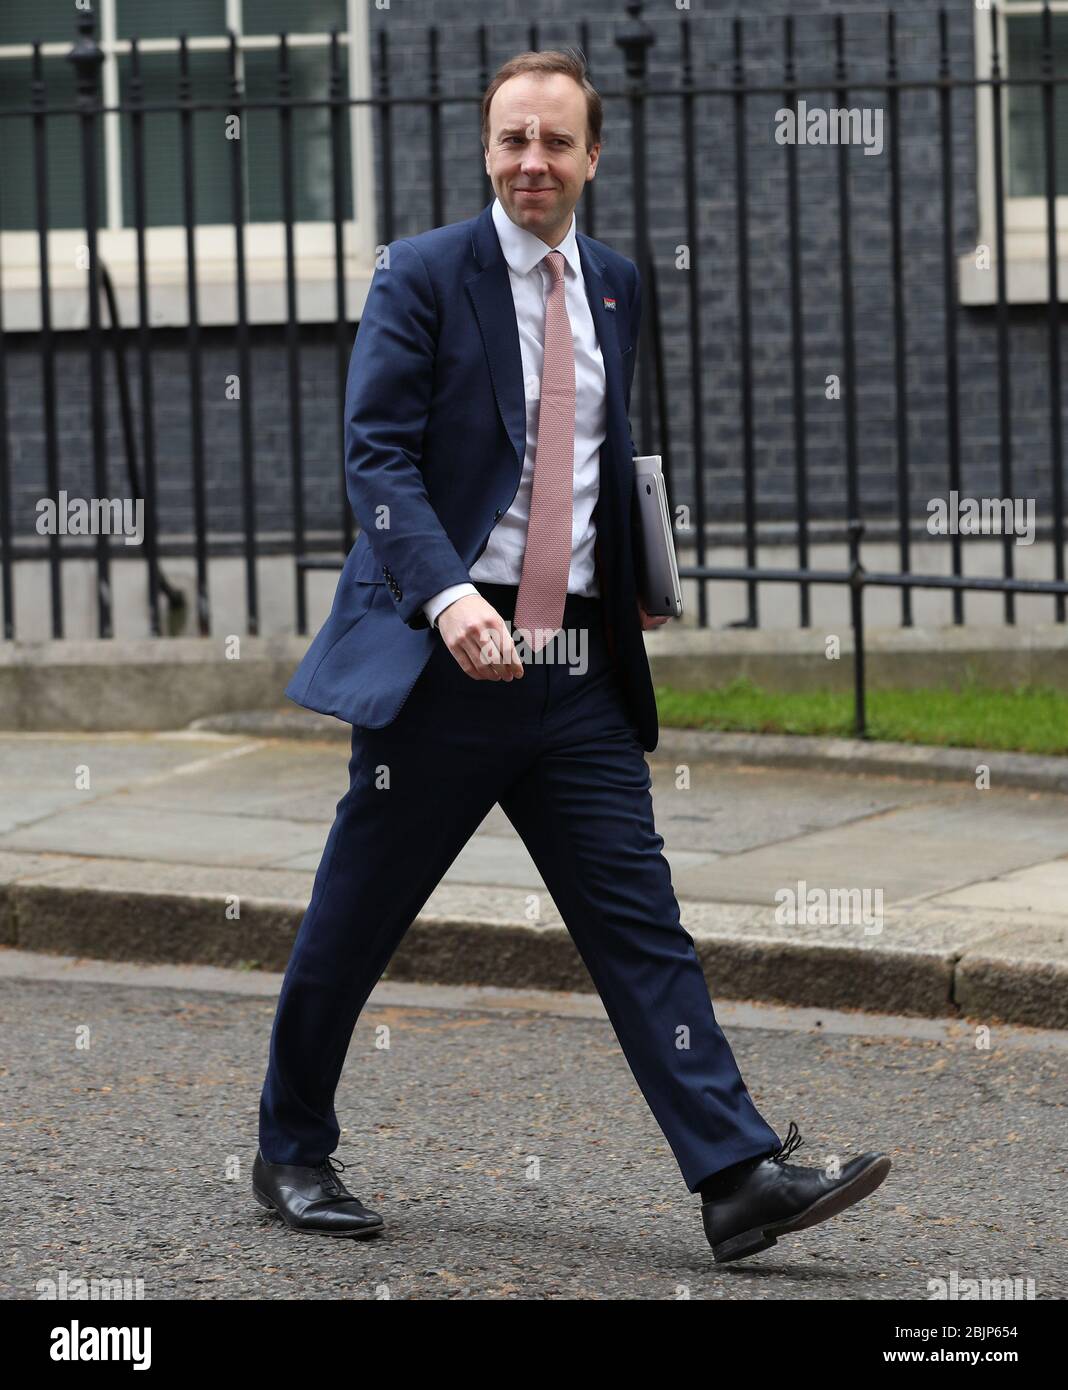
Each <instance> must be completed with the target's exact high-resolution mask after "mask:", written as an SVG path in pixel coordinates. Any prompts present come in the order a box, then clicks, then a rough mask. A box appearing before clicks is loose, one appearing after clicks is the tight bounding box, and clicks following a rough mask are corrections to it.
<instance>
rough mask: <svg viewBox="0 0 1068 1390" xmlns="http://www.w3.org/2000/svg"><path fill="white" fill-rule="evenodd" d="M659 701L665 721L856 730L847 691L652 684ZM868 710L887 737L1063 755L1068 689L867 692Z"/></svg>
mask: <svg viewBox="0 0 1068 1390" xmlns="http://www.w3.org/2000/svg"><path fill="white" fill-rule="evenodd" d="M656 700H657V706H658V708H659V711H660V722H661V724H663V725H664V726H665V727H674V728H681V729H723V730H732V731H736V732H739V733H755V734H810V735H817V734H820V735H825V736H828V737H835V738H851V737H852V736H853V696H852V693H851V692H837V691H797V692H790V693H785V694H784V693H780V692H778V691H773V690H764V689H762V688H761V687H760V686H757V685H754V684H753V682H752V681H750V680H747V679H744V678H743V679H739V680H735V681H732V682H731V683H730V684H729V685H726V686H722V687H720V688H718V689H715V690H677V689H675V688H674V687H673V686H657V689H656ZM867 714H868V733H869V735H870V737H871V738H873V739H879V740H883V741H887V742H892V743H927V744H938V745H946V746H951V747H955V748H996V749H999V750H1001V751H1003V752H1018V753H1053V754H1056V753H1060V754H1064V753H1068V693H1065V692H1064V691H1060V690H1054V689H1053V688H1052V687H1050V686H1033V685H1025V686H1018V687H1016V688H1015V689H1012V690H994V689H991V688H990V687H988V686H981V685H978V684H975V683H969V684H967V685H965V686H962V688H961V689H959V690H953V689H950V688H949V687H948V686H940V687H933V688H930V689H924V690H869V691H868V699H867Z"/></svg>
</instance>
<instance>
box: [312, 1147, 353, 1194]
mask: <svg viewBox="0 0 1068 1390" xmlns="http://www.w3.org/2000/svg"><path fill="white" fill-rule="evenodd" d="M335 1164H336V1167H335ZM315 1171H316V1173H317V1174H318V1176H319V1179H320V1181H321V1182H322V1185H323V1188H324V1190H325V1191H327V1192H329V1193H330V1194H331V1196H333V1197H344V1196H347V1193H346V1191H345V1188H344V1185H343V1184H342V1182H341V1179H340V1178H339V1177H338V1173H343V1172H344V1171H345V1165H344V1163H342V1162H341V1160H340V1159H335V1158H333V1157H331V1156H330V1155H327V1157H326V1158H324V1159H323V1161H322V1163H320V1164H319V1166H318V1168H316V1170H315Z"/></svg>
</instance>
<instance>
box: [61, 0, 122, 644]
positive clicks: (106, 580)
mask: <svg viewBox="0 0 1068 1390" xmlns="http://www.w3.org/2000/svg"><path fill="white" fill-rule="evenodd" d="M95 28H96V19H95V16H94V15H93V12H92V11H91V10H89V11H85V12H83V13H82V14H81V15H80V16H79V18H78V37H77V39H76V40H75V44H74V47H73V48H72V49H71V51H70V52H69V53H68V54H67V58H68V60H69V61H70V62H71V63H73V65H74V71H75V81H76V84H77V106H78V119H79V124H80V126H81V134H82V179H83V185H82V193H83V201H84V207H85V244H86V251H87V253H88V258H89V265H88V277H87V286H88V293H89V332H88V337H87V340H86V341H87V344H88V352H89V410H90V419H91V421H92V439H93V488H94V490H95V492H96V500H97V503H98V505H100V506H103V505H104V503H105V500H106V498H107V493H108V481H107V455H106V447H107V442H106V439H105V435H104V359H103V354H102V344H101V340H100V266H99V263H98V256H97V231H98V227H99V217H100V210H99V208H98V206H97V158H96V134H97V130H98V125H97V122H98V120H99V117H100V68H101V66H102V64H103V62H104V54H103V52H102V51H101V48H100V46H99V44H98V43H97V41H96V36H95V32H94V31H95ZM56 502H57V505H58V502H59V499H58V498H57V499H56ZM96 597H97V631H98V635H99V636H101V637H110V636H111V635H112V629H111V576H110V567H109V554H108V537H107V528H106V527H104V526H101V527H100V528H99V531H98V533H97V537H96Z"/></svg>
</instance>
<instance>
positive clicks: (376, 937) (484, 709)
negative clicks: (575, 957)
mask: <svg viewBox="0 0 1068 1390" xmlns="http://www.w3.org/2000/svg"><path fill="white" fill-rule="evenodd" d="M478 588H479V589H480V590H481V591H482V592H483V593H484V594H485V596H486V597H487V598H488V599H489V600H490V602H492V603H494V606H495V607H497V608H498V611H499V612H501V613H502V616H505V617H507V618H511V616H512V611H513V610H512V609H511V608H508V609H507V611H506V605H507V604H508V601H509V599H511V601H512V603H514V595H515V589H514V587H512V588H507V587H503V586H495V585H486V584H481V583H480V584H479V585H478ZM564 621H565V627H566V628H572V629H577V628H578V627H581V628H583V629H584V631H585V634H586V637H587V639H588V640H587V645H586V648H585V657H586V667H585V670H584V671H581V673H579V665H578V663H576V662H574V661H572V662H564V661H556V662H551V663H550V662H539V661H538V660H537V659H536V658H530V657H529V656H528V659H527V661H526V662H525V663H524V674H523V676H522V678H520V679H518V680H513V681H511V682H510V683H509V682H505V681H492V680H489V681H476V680H473V679H472V678H471V677H470V676H468V675H467V674H466V673H465V672H464V671H463V670H462V669H461V667H460V666H459V664H458V663H457V661H456V659H455V658H454V657H453V655H452V654H451V652H450V651H449V649H448V648H447V647H446V645H445V642H444V640H443V639H442V640H441V641H440V645H439V647H438V648H437V649H436V650H435V651H434V653H433V655H432V656H431V658H430V660H429V662H428V663H427V666H426V668H425V669H424V671H423V672H422V674H421V675H420V677H419V679H418V680H417V681H416V683H415V686H414V688H413V689H412V692H411V694H410V695H409V696H408V699H407V701H406V702H405V704H404V705H403V706H402V708H401V711H400V713H399V715H398V716H397V718H396V719H395V720H394V722H393V723H392V724H389V725H387V726H386V727H384V728H381V729H365V728H356V727H354V728H353V731H352V757H351V760H350V763H349V789H348V791H347V792H346V794H345V795H344V796H343V797H342V799H341V800H340V801H339V802H338V805H337V813H336V817H335V820H334V823H333V826H332V827H331V829H330V834H329V836H328V838H327V841H326V847H325V849H324V851H323V857H322V861H321V863H320V865H319V869H318V872H317V874H316V877H315V885H314V888H313V891H312V896H311V901H310V903H309V905H308V909H307V912H306V913H305V916H304V919H303V921H302V923H301V926H300V930H299V932H298V934H297V938H296V942H295V944H294V947H293V953H292V956H291V957H290V961H289V965H288V968H287V970H286V975H285V980H284V983H283V985H282V991H281V995H280V997H279V1001H278V1008H277V1013H276V1015H275V1021H274V1027H273V1030H272V1033H271V1041H270V1055H269V1061H268V1067H267V1075H266V1079H265V1082H264V1086H263V1093H262V1096H261V1100H260V1150H261V1152H262V1154H263V1156H264V1158H265V1159H267V1160H268V1162H271V1163H295V1164H315V1163H318V1162H320V1161H322V1160H323V1159H324V1158H325V1157H326V1156H327V1155H328V1154H330V1153H332V1152H333V1150H334V1149H335V1148H336V1147H337V1143H338V1140H339V1137H340V1129H339V1125H338V1120H337V1116H336V1114H335V1111H334V1093H335V1091H336V1088H337V1084H338V1080H339V1078H340V1076H341V1071H342V1067H343V1065H344V1061H345V1055H346V1052H347V1051H348V1047H349V1043H350V1041H351V1038H352V1033H353V1029H354V1028H355V1025H356V1021H357V1019H358V1018H359V1016H360V1012H361V1010H362V1009H363V1006H364V1004H365V1003H366V1001H367V998H368V996H369V995H370V993H371V991H372V990H373V988H374V986H375V984H376V983H377V981H378V979H379V977H380V976H381V975H382V972H383V971H384V970H385V968H386V966H387V964H388V963H389V959H390V957H391V956H392V955H393V952H394V951H395V950H396V948H397V946H398V944H399V943H400V941H401V939H402V937H403V936H404V933H405V931H406V930H407V929H408V927H409V926H410V925H411V923H412V921H413V920H414V919H415V917H416V916H417V915H418V913H419V911H420V909H421V908H422V907H423V905H424V903H425V902H426V901H427V899H428V898H429V897H430V895H431V893H432V892H433V891H434V889H435V888H436V887H437V885H438V883H439V882H440V880H441V879H442V877H443V876H444V874H445V872H446V870H447V869H448V868H449V866H450V865H451V864H452V862H453V860H454V859H455V858H456V856H457V855H458V854H459V852H460V850H461V849H462V848H463V847H464V845H465V844H466V843H467V841H468V840H469V839H470V838H471V836H472V835H473V834H474V832H475V831H476V830H477V829H478V827H479V825H480V824H481V822H482V821H483V819H484V818H485V817H486V815H487V814H488V813H489V811H490V810H491V809H492V808H493V806H494V805H495V804H496V803H498V802H499V803H500V805H501V807H502V809H503V810H504V812H505V814H506V815H507V817H508V819H509V820H510V821H511V823H512V824H513V826H514V827H515V829H516V830H517V832H518V833H519V835H520V836H521V837H522V839H523V842H524V844H525V845H526V847H527V849H528V851H529V853H530V856H531V858H532V859H533V861H534V863H535V865H536V866H537V868H538V871H539V872H540V874H541V876H542V878H543V879H544V881H545V885H546V887H547V888H548V889H549V892H550V893H551V895H552V898H553V901H554V902H555V904H556V906H557V908H558V909H559V912H560V915H561V917H562V918H563V920H564V922H565V924H566V926H567V928H568V931H569V932H570V934H571V937H572V939H573V940H574V942H575V945H576V947H577V948H578V951H579V953H580V955H581V957H582V959H583V961H584V962H585V964H586V967H587V969H588V970H589V973H590V975H591V977H592V979H593V982H594V985H595V986H596V988H597V990H598V992H599V994H600V996H601V999H602V1001H603V1002H604V1006H605V1009H606V1011H607V1013H608V1017H609V1019H610V1021H611V1023H612V1027H613V1028H614V1030H615V1033H616V1037H617V1038H618V1040H619V1044H620V1046H621V1047H622V1049H623V1053H624V1055H625V1057H626V1059H627V1063H628V1065H629V1066H630V1069H631V1071H632V1072H633V1074H634V1077H635V1080H636V1081H637V1083H638V1086H639V1087H640V1088H641V1091H642V1094H643V1095H644V1096H645V1099H646V1101H647V1103H648V1105H649V1107H650V1109H651V1110H652V1112H653V1115H654V1116H655V1118H656V1120H657V1123H658V1124H659V1125H660V1128H661V1129H662V1130H663V1132H664V1135H665V1137H666V1139H667V1141H668V1143H669V1144H670V1146H671V1149H672V1152H673V1153H674V1155H675V1159H676V1161H677V1162H678V1165H679V1168H680V1169H681V1171H682V1176H683V1178H684V1180H685V1182H686V1185H687V1187H688V1188H689V1190H690V1191H691V1192H696V1191H697V1190H698V1186H699V1184H700V1183H701V1182H702V1181H703V1180H704V1179H705V1178H706V1177H708V1176H709V1175H710V1174H712V1173H714V1172H718V1171H719V1170H720V1169H721V1168H726V1167H728V1166H729V1165H730V1164H733V1163H737V1162H739V1161H740V1160H742V1159H745V1158H750V1157H756V1156H758V1155H761V1154H765V1153H771V1152H773V1151H775V1150H776V1149H778V1148H779V1146H780V1140H779V1137H778V1135H777V1134H776V1133H775V1131H774V1130H773V1129H772V1128H771V1127H770V1126H769V1125H768V1124H767V1122H766V1121H765V1120H764V1119H763V1117H762V1116H761V1115H760V1113H759V1111H758V1110H757V1109H756V1106H755V1105H754V1103H753V1100H752V1097H751V1096H750V1094H749V1092H748V1090H747V1089H746V1086H745V1083H744V1081H743V1080H742V1077H741V1075H740V1073H739V1070H738V1066H737V1063H736V1062H735V1059H734V1056H733V1054H732V1052H731V1049H730V1045H729V1044H728V1042H727V1040H726V1038H725V1037H724V1035H723V1032H722V1030H721V1028H720V1026H719V1023H718V1021H717V1019H716V1016H715V1012H714V1010H713V1007H712V1003H711V1000H710V999H709V994H708V988H707V985H706V983H705V979H704V974H703V972H702V969H701V965H700V962H699V961H698V958H697V954H696V952H695V950H694V944H693V938H692V937H691V936H690V935H689V933H688V932H687V931H686V930H685V929H684V928H683V926H682V924H681V922H680V918H679V905H678V902H677V900H676V897H675V893H674V890H673V888H672V884H671V874H670V870H669V867H668V863H667V860H666V859H665V858H664V855H663V853H662V851H663V846H664V842H663V840H662V838H661V837H660V836H659V835H658V834H657V832H656V829H655V827H654V824H653V807H652V797H651V794H650V786H651V784H650V776H649V768H648V764H647V763H646V760H645V754H644V750H643V749H642V746H641V744H640V743H639V741H638V738H637V735H636V728H635V725H634V722H633V721H632V719H631V718H630V716H629V714H628V711H627V708H626V705H625V703H624V698H623V695H622V692H621V690H620V688H619V685H618V682H617V678H616V675H615V672H614V669H613V667H612V664H611V662H610V659H609V654H608V652H607V650H606V646H605V638H604V634H603V630H602V625H601V619H600V604H599V601H598V600H596V599H583V598H578V597H577V596H573V595H569V597H568V606H567V609H566V611H565V617H564ZM560 640H561V642H562V641H563V640H564V639H563V638H561V639H560ZM569 650H570V651H571V653H572V655H575V654H581V652H582V648H581V646H572V647H571V648H570V649H569ZM591 1161H592V1159H591Z"/></svg>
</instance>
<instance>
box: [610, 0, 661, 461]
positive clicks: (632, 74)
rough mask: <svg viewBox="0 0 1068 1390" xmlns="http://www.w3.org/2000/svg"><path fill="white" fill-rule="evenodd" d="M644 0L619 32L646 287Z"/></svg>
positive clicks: (644, 403)
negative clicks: (642, 15)
mask: <svg viewBox="0 0 1068 1390" xmlns="http://www.w3.org/2000/svg"><path fill="white" fill-rule="evenodd" d="M642 9H643V6H642V2H641V0H628V4H627V13H628V14H629V15H630V20H629V21H628V23H627V24H626V25H624V27H623V28H622V29H621V30H620V32H619V33H618V34H617V35H616V45H617V47H618V48H620V49H622V51H623V62H624V66H625V69H626V79H627V80H626V89H627V101H628V103H629V105H630V153H631V169H632V171H633V179H634V259H635V261H636V262H637V265H638V273H639V275H640V276H641V283H642V286H643V288H645V287H647V286H648V284H649V263H650V253H649V203H648V190H647V188H646V177H645V84H646V66H647V63H648V52H649V48H650V47H651V46H652V44H654V43H655V42H656V39H655V37H654V35H653V31H652V30H651V29H650V28H649V26H648V24H646V23H645V21H644V20H643V19H642V17H641V13H642ZM649 317H650V316H649V314H647V313H643V315H642V319H643V325H642V327H643V330H644V331H642V332H641V333H640V335H639V339H638V375H639V381H640V384H641V425H640V433H641V441H642V442H641V449H642V453H643V454H648V453H651V452H652V438H653V424H652V420H653V413H652V401H651V400H650V391H649V377H650V361H649V356H650V354H649V332H648V324H649Z"/></svg>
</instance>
